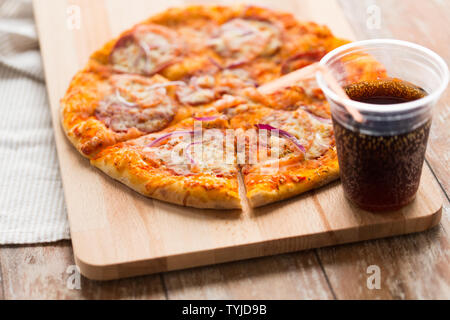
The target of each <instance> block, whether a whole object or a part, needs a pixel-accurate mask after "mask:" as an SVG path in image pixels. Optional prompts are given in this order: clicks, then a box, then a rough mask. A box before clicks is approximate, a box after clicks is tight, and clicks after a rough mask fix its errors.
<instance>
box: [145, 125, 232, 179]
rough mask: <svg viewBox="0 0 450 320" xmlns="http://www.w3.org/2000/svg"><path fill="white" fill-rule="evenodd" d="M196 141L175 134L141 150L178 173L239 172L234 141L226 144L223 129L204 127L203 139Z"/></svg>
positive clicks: (189, 137) (215, 173)
mask: <svg viewBox="0 0 450 320" xmlns="http://www.w3.org/2000/svg"><path fill="white" fill-rule="evenodd" d="M158 137H159V136H158ZM193 140H194V138H193V137H191V136H190V135H183V136H175V135H174V136H171V137H169V138H168V140H167V141H164V142H163V143H162V144H161V145H158V146H153V147H144V148H143V150H142V151H143V153H144V154H145V155H146V156H149V157H150V158H151V159H154V160H156V161H157V162H158V164H159V166H160V167H162V168H166V169H168V170H170V171H172V172H174V173H176V174H178V175H195V174H212V175H215V176H231V175H235V174H236V173H237V169H236V165H235V163H236V157H235V153H234V143H232V144H230V143H226V142H225V136H224V134H223V133H222V132H221V131H219V130H217V129H208V130H203V137H202V139H201V142H198V143H194V141H193Z"/></svg>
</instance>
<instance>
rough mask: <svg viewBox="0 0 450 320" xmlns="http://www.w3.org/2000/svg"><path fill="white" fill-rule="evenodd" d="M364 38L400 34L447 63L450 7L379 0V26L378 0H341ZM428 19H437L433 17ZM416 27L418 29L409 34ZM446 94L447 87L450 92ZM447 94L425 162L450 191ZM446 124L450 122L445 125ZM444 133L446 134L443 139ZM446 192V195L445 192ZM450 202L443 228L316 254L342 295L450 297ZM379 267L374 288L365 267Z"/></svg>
mask: <svg viewBox="0 0 450 320" xmlns="http://www.w3.org/2000/svg"><path fill="white" fill-rule="evenodd" d="M340 3H341V5H342V6H343V8H344V11H345V12H346V14H347V17H348V18H349V20H350V22H351V23H352V25H353V28H354V29H355V31H356V32H357V35H358V37H359V38H360V39H363V38H376V37H396V38H399V39H404V40H409V41H414V42H418V43H420V44H422V45H425V46H427V47H429V48H431V49H432V50H435V51H436V52H437V53H439V54H440V55H442V56H443V57H444V59H446V60H447V61H449V52H448V41H443V40H444V39H442V37H445V36H446V35H445V32H441V30H446V29H447V27H448V26H446V23H445V19H443V17H445V16H448V13H449V10H450V5H449V4H448V3H447V4H446V5H444V3H443V2H440V1H427V2H426V3H425V2H423V1H408V2H407V3H406V2H402V1H376V2H375V3H376V4H377V5H378V6H379V8H380V9H381V12H382V15H381V18H382V20H381V29H379V30H369V29H367V28H366V18H367V14H366V12H367V11H366V10H367V7H368V6H369V5H372V4H373V3H374V1H341V2H340ZM430 17H434V18H433V19H430ZM411 30H414V32H411ZM447 92H448V90H447ZM449 102H450V100H449V99H448V93H447V95H446V96H445V97H443V98H442V99H441V101H440V103H439V104H438V105H437V108H436V109H437V110H436V114H435V117H434V123H433V127H432V134H431V135H430V140H429V143H428V150H427V160H428V162H429V163H430V164H431V166H432V168H433V170H434V172H435V173H436V175H437V177H438V179H439V181H440V183H441V184H442V186H443V188H444V189H445V190H446V191H447V192H448V180H449V178H448V177H449V176H448V174H449V173H448V161H446V160H445V157H444V159H443V157H442V155H446V154H447V155H448V154H449V152H450V139H449V131H448V121H449V120H450V119H448V117H449V112H448V111H446V110H448V104H449ZM445 122H446V123H447V124H445ZM440 137H443V139H441V138H440ZM444 196H445V195H444ZM449 213H450V204H449V202H448V200H446V201H445V202H444V209H443V219H442V220H441V223H440V225H439V227H437V228H434V229H433V230H430V231H428V232H424V233H421V234H414V235H408V236H403V237H398V238H392V239H383V240H376V241H370V242H364V243H361V244H352V245H346V246H339V247H334V248H323V249H319V250H318V254H319V257H320V260H321V263H322V264H323V267H324V270H325V272H326V274H327V276H328V278H329V280H330V284H331V286H332V288H333V290H334V291H335V292H336V296H337V298H338V299H380V298H381V299H391V298H393V299H448V298H449V297H450V268H449V267H448V266H449V262H450V254H449V248H450V243H449V231H450V224H449ZM370 265H377V266H379V267H380V269H381V289H380V290H370V289H368V288H367V285H366V281H367V278H368V277H369V275H370V274H368V273H367V272H366V271H367V267H368V266H370Z"/></svg>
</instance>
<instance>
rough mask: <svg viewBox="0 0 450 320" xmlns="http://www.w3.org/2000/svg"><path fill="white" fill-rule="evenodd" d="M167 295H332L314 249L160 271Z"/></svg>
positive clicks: (221, 297) (170, 297)
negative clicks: (173, 270) (166, 271)
mask: <svg viewBox="0 0 450 320" xmlns="http://www.w3.org/2000/svg"><path fill="white" fill-rule="evenodd" d="M163 279H164V282H165V284H166V287H167V291H168V298H169V299H333V293H332V292H331V290H330V289H329V286H328V283H327V280H326V278H325V277H324V274H323V272H322V270H321V268H320V265H319V264H318V261H317V257H316V255H315V253H314V251H305V252H301V253H295V254H284V255H279V256H276V257H269V258H259V259H252V260H247V261H240V262H234V263H226V264H221V265H217V266H212V267H203V268H196V269H190V270H184V271H175V272H169V273H164V274H163Z"/></svg>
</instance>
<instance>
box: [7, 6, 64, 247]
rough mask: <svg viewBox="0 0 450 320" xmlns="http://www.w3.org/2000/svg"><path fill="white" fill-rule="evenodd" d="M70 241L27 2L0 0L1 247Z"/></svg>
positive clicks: (36, 46) (36, 42)
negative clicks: (2, 245) (5, 245)
mask: <svg viewBox="0 0 450 320" xmlns="http://www.w3.org/2000/svg"><path fill="white" fill-rule="evenodd" d="M68 238H70V234H69V225H68V220H67V214H66V210H65V204H64V197H63V191H62V185H61V178H60V174H59V166H58V161H57V157H56V149H55V143H54V139H53V130H52V123H51V116H50V108H49V106H48V100H47V93H46V88H45V82H44V73H43V68H42V62H41V56H40V52H39V44H38V40H37V35H36V28H35V25H34V20H33V10H32V4H31V1H30V0H0V244H24V243H39V242H50V241H57V240H61V239H68Z"/></svg>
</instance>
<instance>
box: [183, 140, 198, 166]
mask: <svg viewBox="0 0 450 320" xmlns="http://www.w3.org/2000/svg"><path fill="white" fill-rule="evenodd" d="M199 143H200V142H191V143H189V144H188V145H187V146H186V148H184V150H183V151H184V154H185V155H186V158H188V159H189V162H190V163H191V164H195V160H194V159H193V158H192V157H191V156H190V155H189V151H190V148H191V147H192V146H193V145H195V144H199Z"/></svg>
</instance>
